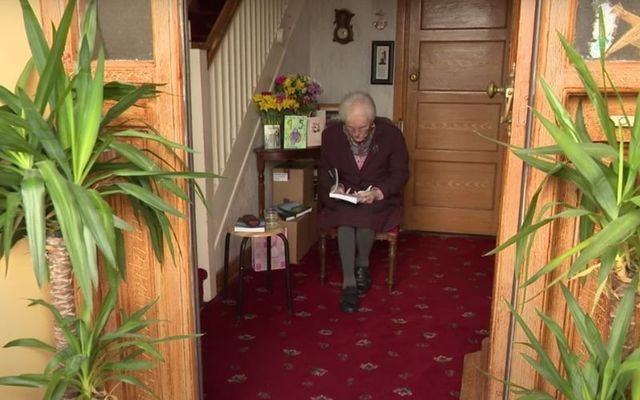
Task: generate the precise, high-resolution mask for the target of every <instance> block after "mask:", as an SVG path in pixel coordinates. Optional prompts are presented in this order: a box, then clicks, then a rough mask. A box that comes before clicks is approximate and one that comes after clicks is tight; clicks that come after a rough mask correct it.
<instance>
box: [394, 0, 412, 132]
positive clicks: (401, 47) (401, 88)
mask: <svg viewBox="0 0 640 400" xmlns="http://www.w3.org/2000/svg"><path fill="white" fill-rule="evenodd" d="M407 1H408V0H397V16H396V57H395V58H396V68H395V72H394V77H393V78H394V79H393V82H394V84H393V120H394V121H396V122H397V121H404V119H405V116H404V113H405V106H406V105H405V102H404V99H405V93H406V85H407V84H406V80H405V79H406V77H407V74H408V72H407V55H406V54H405V53H406V47H407V45H408V43H407V42H406V41H407V29H409V22H408V21H409V19H408V16H407V12H408V10H409V6H408V4H407Z"/></svg>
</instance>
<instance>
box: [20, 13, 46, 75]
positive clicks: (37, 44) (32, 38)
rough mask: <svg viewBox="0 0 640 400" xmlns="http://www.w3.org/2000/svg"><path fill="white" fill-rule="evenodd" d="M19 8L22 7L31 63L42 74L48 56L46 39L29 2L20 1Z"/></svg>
mask: <svg viewBox="0 0 640 400" xmlns="http://www.w3.org/2000/svg"><path fill="white" fill-rule="evenodd" d="M20 6H22V16H23V18H24V27H25V30H26V33H27V39H28V41H29V47H30V48H31V54H32V57H33V61H34V63H35V65H36V68H37V69H38V72H39V73H42V72H43V71H44V68H45V65H46V63H47V57H48V56H49V45H48V44H47V39H46V38H45V36H44V32H43V31H42V27H41V26H40V20H39V19H38V17H37V16H36V14H35V13H34V12H33V9H32V8H31V4H29V0H20Z"/></svg>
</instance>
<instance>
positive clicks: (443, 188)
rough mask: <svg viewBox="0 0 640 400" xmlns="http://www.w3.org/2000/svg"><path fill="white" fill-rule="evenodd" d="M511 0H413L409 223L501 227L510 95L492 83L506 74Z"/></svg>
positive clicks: (479, 229) (462, 228)
mask: <svg viewBox="0 0 640 400" xmlns="http://www.w3.org/2000/svg"><path fill="white" fill-rule="evenodd" d="M510 3H511V2H510V1H508V0H474V1H462V0H460V1H450V0H410V1H409V2H408V6H407V7H408V10H407V11H408V13H407V14H408V21H409V22H408V26H409V29H408V32H407V34H408V35H409V36H408V37H407V39H406V40H407V43H408V46H407V49H406V57H407V61H406V64H407V71H408V72H409V73H415V74H416V79H414V81H411V80H409V81H408V82H407V86H406V125H405V135H406V137H407V146H408V149H409V158H410V165H409V168H410V172H411V177H410V179H409V183H408V184H407V188H406V191H405V197H404V211H405V217H404V227H405V228H407V229H416V230H425V231H439V232H455V233H474V234H495V232H496V221H497V206H498V202H497V198H498V197H497V195H498V191H499V189H500V173H501V167H500V162H501V156H502V149H501V148H500V147H499V146H497V145H496V144H495V143H492V142H490V141H488V140H486V139H484V138H482V137H480V136H479V135H478V133H481V134H482V135H485V136H488V137H491V138H494V139H499V140H504V139H505V136H506V127H505V126H504V125H503V124H500V115H501V113H502V107H503V100H502V98H501V97H500V96H498V97H496V98H494V99H490V98H488V96H487V95H486V92H485V91H486V87H487V86H488V85H489V83H490V82H491V81H493V82H496V83H498V84H501V83H502V82H503V81H504V80H505V78H506V75H508V69H507V64H508V62H507V50H508V38H509V30H508V24H507V21H508V18H507V17H508V15H509V4H510Z"/></svg>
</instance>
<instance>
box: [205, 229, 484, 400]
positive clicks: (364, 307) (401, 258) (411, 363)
mask: <svg viewBox="0 0 640 400" xmlns="http://www.w3.org/2000/svg"><path fill="white" fill-rule="evenodd" d="M493 246H494V239H493V238H489V237H459V236H453V237H452V236H435V235H421V234H416V233H403V234H402V235H401V236H400V242H399V245H398V267H397V275H396V282H397V284H396V286H395V288H394V289H395V290H394V291H393V293H391V294H389V293H388V291H387V286H386V284H385V282H384V279H385V277H386V273H387V268H386V265H387V258H386V254H387V249H386V246H385V244H384V243H383V242H377V243H376V245H375V246H374V249H373V252H372V257H371V259H372V263H373V282H374V285H373V287H372V289H371V291H370V292H369V293H368V294H366V295H365V296H364V297H363V298H362V301H361V308H360V311H359V312H358V313H356V314H351V315H350V314H343V313H341V312H340V311H339V309H338V298H339V293H340V285H341V283H340V282H341V273H340V270H339V263H338V261H337V248H336V246H335V242H334V241H330V242H329V246H328V265H327V269H328V271H327V273H328V276H327V284H326V285H325V287H321V286H320V283H319V267H318V265H319V262H318V256H317V252H316V251H315V249H313V250H312V251H311V252H310V253H309V254H308V255H307V256H306V257H305V258H304V259H303V260H302V262H301V263H300V264H299V265H295V266H293V270H292V278H293V279H292V281H293V295H294V314H293V315H292V316H289V315H288V314H287V313H286V311H285V310H286V309H285V298H284V274H283V273H282V271H275V272H274V290H273V294H271V295H270V294H268V293H267V291H266V289H265V288H264V284H265V281H266V280H265V274H264V273H254V272H253V271H251V272H250V273H249V274H248V276H247V278H246V285H245V307H244V310H245V315H244V318H243V319H242V320H241V321H240V323H236V322H235V307H234V304H235V303H234V302H233V301H228V302H226V303H223V302H222V301H220V299H219V298H217V299H215V300H214V301H212V302H211V303H210V304H208V305H207V306H206V307H205V308H204V310H203V311H202V313H201V318H202V330H203V332H205V333H206V334H205V335H204V337H203V338H202V352H203V360H204V361H203V380H204V390H205V399H225V400H234V399H238V400H240V399H242V400H245V399H310V400H330V399H333V400H349V399H354V400H355V399H357V400H372V399H394V398H401V397H408V398H415V399H427V398H428V399H455V398H458V396H459V391H460V384H461V374H462V363H463V357H464V355H465V354H466V353H469V352H473V351H477V350H479V349H480V341H481V340H482V339H483V338H484V337H485V336H486V335H487V328H488V324H489V311H490V304H491V298H490V295H491V285H492V279H493V276H492V268H493V258H492V257H482V256H481V255H482V254H483V253H485V252H486V251H488V250H490V249H491V248H492V247H493ZM230 295H231V297H233V296H235V287H233V286H232V288H231V293H230Z"/></svg>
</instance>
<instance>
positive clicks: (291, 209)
mask: <svg viewBox="0 0 640 400" xmlns="http://www.w3.org/2000/svg"><path fill="white" fill-rule="evenodd" d="M275 208H276V210H278V215H279V216H280V218H282V219H283V220H285V221H292V220H294V219H296V218H300V217H302V216H303V215H305V214H308V213H310V212H311V210H312V208H311V206H307V205H304V204H302V203H298V202H295V201H285V202H284V203H280V204H276V205H275Z"/></svg>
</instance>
